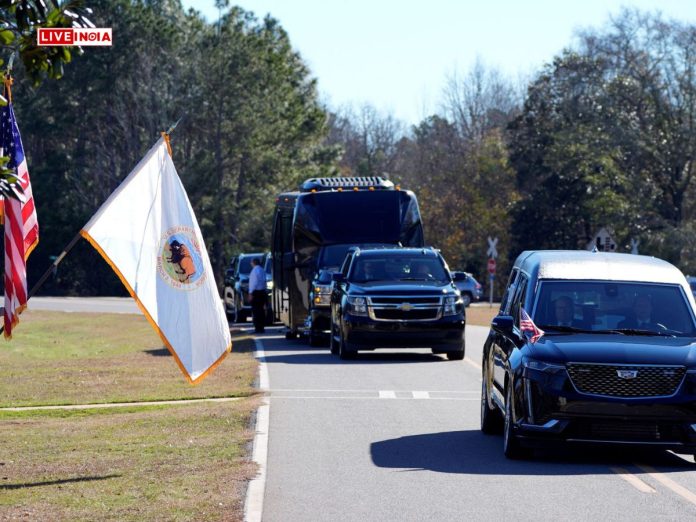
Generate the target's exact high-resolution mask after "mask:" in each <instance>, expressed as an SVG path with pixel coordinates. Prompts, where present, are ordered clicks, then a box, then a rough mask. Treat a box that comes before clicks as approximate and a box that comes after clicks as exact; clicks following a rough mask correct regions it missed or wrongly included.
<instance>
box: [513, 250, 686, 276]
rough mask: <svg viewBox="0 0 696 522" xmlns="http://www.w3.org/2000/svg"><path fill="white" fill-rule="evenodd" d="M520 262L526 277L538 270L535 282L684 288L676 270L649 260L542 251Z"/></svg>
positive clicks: (576, 251) (663, 263)
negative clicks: (631, 283)
mask: <svg viewBox="0 0 696 522" xmlns="http://www.w3.org/2000/svg"><path fill="white" fill-rule="evenodd" d="M523 256H524V257H523ZM520 258H522V259H520V261H521V263H520V267H521V268H522V270H523V271H525V272H527V273H534V272H537V270H538V272H537V274H538V275H537V278H538V279H579V280H588V279H589V280H607V281H638V282H649V283H671V284H678V285H685V284H686V280H685V278H684V275H683V274H682V273H681V271H680V270H679V269H678V268H677V267H675V266H674V265H672V264H670V263H668V262H667V261H663V260H662V259H657V258H655V257H649V256H640V255H634V254H616V253H605V252H589V251H585V250H545V251H530V252H523V253H522V254H520Z"/></svg>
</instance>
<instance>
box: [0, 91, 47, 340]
mask: <svg viewBox="0 0 696 522" xmlns="http://www.w3.org/2000/svg"><path fill="white" fill-rule="evenodd" d="M1 111H2V113H1V114H0V155H2V156H8V157H9V161H8V163H7V167H8V168H10V169H16V172H17V177H18V178H19V183H20V185H21V186H22V189H23V190H24V196H23V198H22V199H23V201H18V200H16V199H9V198H8V199H7V200H6V201H5V202H4V206H5V314H4V326H5V337H6V338H8V339H9V338H10V337H12V328H13V327H14V326H15V325H16V324H17V323H18V322H19V314H20V313H21V312H22V311H23V310H24V309H25V308H26V307H27V299H28V296H27V266H26V261H27V258H28V257H29V254H31V252H32V250H34V248H35V247H36V245H37V244H38V242H39V222H38V221H37V219H36V208H35V207H34V197H33V195H32V192H31V183H30V181H29V171H28V170H27V160H26V158H25V157H24V148H23V147H22V138H21V137H20V135H19V129H18V128H17V120H16V119H15V114H14V110H13V108H12V102H10V103H8V104H7V105H6V106H5V107H2V109H1Z"/></svg>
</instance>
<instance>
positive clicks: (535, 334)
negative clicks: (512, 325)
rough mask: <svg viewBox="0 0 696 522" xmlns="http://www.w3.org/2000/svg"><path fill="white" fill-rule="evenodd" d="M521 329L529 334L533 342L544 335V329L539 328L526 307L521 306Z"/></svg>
mask: <svg viewBox="0 0 696 522" xmlns="http://www.w3.org/2000/svg"><path fill="white" fill-rule="evenodd" d="M520 331H521V332H522V333H526V334H529V335H530V338H529V340H530V341H531V342H533V343H535V342H537V341H538V340H539V338H540V337H541V336H542V335H544V330H541V329H539V328H537V325H535V324H534V321H532V318H531V317H529V314H528V313H527V312H526V311H525V309H524V308H520Z"/></svg>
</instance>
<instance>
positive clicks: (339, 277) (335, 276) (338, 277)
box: [331, 272, 346, 283]
mask: <svg viewBox="0 0 696 522" xmlns="http://www.w3.org/2000/svg"><path fill="white" fill-rule="evenodd" d="M331 280H332V281H333V282H334V283H342V282H343V281H345V280H346V278H345V276H344V275H343V274H342V273H341V272H334V273H332V274H331Z"/></svg>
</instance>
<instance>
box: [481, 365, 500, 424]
mask: <svg viewBox="0 0 696 522" xmlns="http://www.w3.org/2000/svg"><path fill="white" fill-rule="evenodd" d="M484 365H485V363H484ZM486 374H487V369H486V367H485V366H484V369H483V378H482V379H481V431H482V432H483V433H485V434H486V435H497V434H499V433H500V432H501V431H502V427H503V417H502V415H501V414H500V411H499V410H498V409H497V408H496V407H495V406H493V408H491V407H490V406H489V405H488V399H489V397H490V389H489V384H490V383H489V381H488V377H487V376H486Z"/></svg>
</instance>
